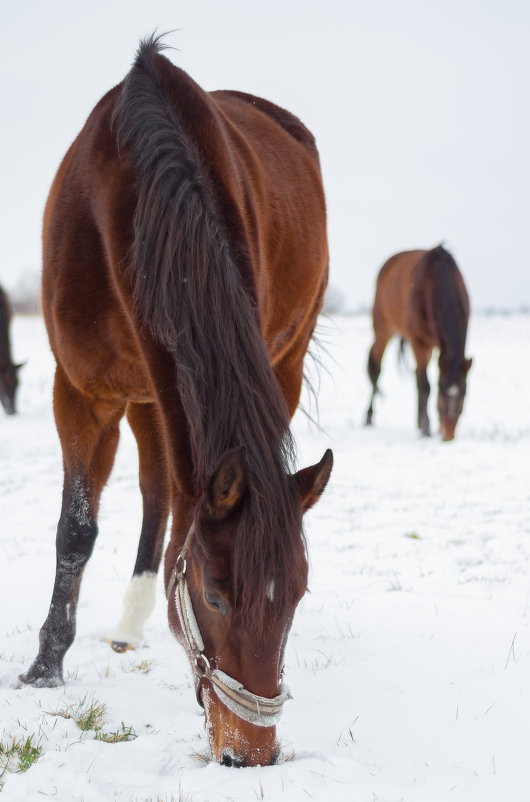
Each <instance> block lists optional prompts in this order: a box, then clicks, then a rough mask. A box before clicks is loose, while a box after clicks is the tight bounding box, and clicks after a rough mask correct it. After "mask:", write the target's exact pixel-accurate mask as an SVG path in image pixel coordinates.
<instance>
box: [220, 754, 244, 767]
mask: <svg viewBox="0 0 530 802" xmlns="http://www.w3.org/2000/svg"><path fill="white" fill-rule="evenodd" d="M219 762H220V764H221V766H230V767H231V768H233V769H240V768H242V767H243V766H244V765H245V761H244V760H243V758H242V757H239V756H238V755H235V754H234V753H233V752H232V751H228V750H227V751H226V752H223V754H222V755H221V760H220V761H219Z"/></svg>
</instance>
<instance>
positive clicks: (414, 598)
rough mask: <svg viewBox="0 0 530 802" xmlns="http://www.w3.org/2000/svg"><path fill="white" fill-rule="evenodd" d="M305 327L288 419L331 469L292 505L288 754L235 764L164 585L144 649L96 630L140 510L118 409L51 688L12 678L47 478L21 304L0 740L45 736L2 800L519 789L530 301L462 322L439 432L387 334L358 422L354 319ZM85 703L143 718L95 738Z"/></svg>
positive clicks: (44, 540) (119, 588) (517, 798)
mask: <svg viewBox="0 0 530 802" xmlns="http://www.w3.org/2000/svg"><path fill="white" fill-rule="evenodd" d="M321 337H322V339H323V340H324V344H325V346H326V348H327V353H324V352H323V353H322V358H323V362H324V366H325V370H324V371H323V372H322V374H321V387H320V395H319V406H320V425H321V427H322V430H321V431H319V430H318V429H316V428H315V427H314V426H311V425H310V424H309V423H308V421H307V418H305V417H303V416H302V415H298V416H297V417H296V418H295V422H294V430H295V434H296V438H297V442H298V446H299V455H300V463H301V464H302V465H305V464H308V463H310V462H311V461H312V460H316V459H317V458H320V456H321V455H322V452H323V451H324V449H325V448H326V447H328V446H331V447H332V448H333V449H334V452H335V468H334V472H333V475H332V479H331V482H330V485H329V487H328V489H327V491H326V493H325V495H324V497H323V498H322V500H321V501H320V503H319V504H318V505H317V507H316V508H315V509H314V510H312V511H311V512H310V513H309V514H308V516H307V521H306V529H307V535H308V541H309V553H310V562H311V573H310V591H311V592H310V593H308V594H307V596H306V597H305V598H304V600H303V601H302V603H301V605H300V607H299V610H298V613H297V616H296V619H295V622H294V625H293V629H292V633H291V637H290V640H289V645H288V649H287V656H286V673H287V681H288V683H289V685H290V687H291V689H292V691H293V694H294V699H293V701H292V702H290V703H289V704H288V705H286V709H285V714H284V718H283V720H282V722H281V724H280V726H279V734H280V737H281V740H282V743H283V745H284V759H283V762H281V763H280V764H279V765H277V766H274V767H271V768H251V769H240V770H235V769H230V768H224V767H221V766H219V765H217V764H213V763H208V762H206V761H205V760H204V759H201V755H202V756H204V755H205V754H207V743H206V739H205V734H204V729H203V718H202V715H201V711H200V709H199V708H198V706H197V704H196V702H195V695H194V692H193V690H192V687H191V681H190V672H189V669H188V665H187V662H186V659H185V657H184V654H183V652H182V651H181V649H180V648H179V646H178V645H177V644H176V643H175V642H174V641H173V640H172V638H171V636H170V634H169V631H168V628H167V624H166V620H165V604H164V594H163V592H162V587H161V584H160V585H159V593H158V601H157V606H156V610H155V613H154V615H153V617H152V619H151V621H150V622H149V624H148V627H147V636H148V645H146V646H145V647H144V648H142V649H140V650H138V651H137V652H129V653H127V654H125V655H118V654H115V653H114V652H112V650H111V649H110V647H109V646H108V645H107V644H106V643H105V642H104V640H103V638H104V636H105V634H106V633H107V632H108V630H109V628H110V627H111V626H112V625H114V624H115V623H116V621H117V619H118V618H119V615H120V612H121V598H122V595H123V592H124V590H125V587H126V584H127V581H128V579H129V576H130V573H131V571H132V567H133V563H134V556H135V550H136V545H137V534H138V531H139V524H140V516H141V504H140V495H139V492H138V490H137V472H136V450H135V444H134V440H133V438H132V436H131V434H130V432H129V430H128V428H127V426H126V425H125V424H123V425H122V441H121V445H120V450H119V453H118V458H117V462H116V465H115V469H114V472H113V475H112V478H111V481H110V483H109V486H108V488H107V490H106V491H105V494H104V497H103V503H102V510H101V516H100V536H99V539H98V543H97V546H96V549H95V553H94V556H93V558H92V561H91V563H90V565H89V567H88V569H87V571H86V574H85V579H84V583H83V586H82V591H81V598H80V604H79V616H78V634H77V639H76V641H75V643H74V645H73V646H72V648H71V649H70V651H69V652H68V653H67V656H66V661H65V671H66V676H67V681H66V685H65V686H64V687H63V688H59V689H34V688H28V687H22V688H21V687H19V684H18V682H17V677H18V674H19V673H20V672H21V671H22V670H24V669H26V668H27V667H28V665H29V663H30V661H31V660H32V659H33V657H34V655H35V653H36V649H37V637H38V631H39V627H40V625H41V624H42V622H43V620H44V617H45V615H46V613H47V609H48V604H49V599H50V594H51V588H52V583H53V577H54V538H55V525H56V521H57V517H58V514H59V505H60V497H61V481H62V476H61V455H60V450H59V444H58V439H57V436H56V432H55V427H54V422H53V416H52V411H51V387H52V377H53V360H52V358H51V355H50V353H49V350H48V346H47V340H46V336H45V332H44V327H43V324H42V321H41V320H39V319H31V318H30V319H17V320H15V322H14V327H13V339H14V345H15V356H16V358H17V360H22V359H27V360H28V364H27V365H26V367H25V368H24V369H23V374H22V387H21V391H20V395H19V410H20V411H19V415H18V416H17V417H15V418H7V417H6V416H0V741H2V742H3V743H4V744H6V743H8V742H10V740H11V739H12V738H13V737H24V739H25V738H27V737H28V736H29V735H34V738H33V742H34V743H38V744H40V746H41V748H42V753H41V756H40V758H39V759H38V760H37V761H36V762H35V763H34V764H33V765H32V766H31V767H30V768H29V770H28V771H26V772H25V773H17V774H15V773H5V774H4V776H3V777H2V779H1V780H0V783H1V782H4V783H5V784H4V789H3V791H2V792H1V795H0V798H1V799H2V800H4V799H5V800H6V802H7V800H9V802H18V801H19V800H20V801H21V802H22V800H23V801H24V802H28V801H29V802H33V800H42V799H46V798H51V799H54V800H57V802H59V800H79V801H81V800H83V802H96V801H97V800H110V799H118V800H124V801H125V800H127V801H129V800H142V801H143V800H150V801H151V800H152V802H155V801H156V800H164V802H170V800H175V801H177V800H179V801H180V802H184V801H186V802H202V800H207V802H216V801H217V800H219V802H221V801H223V800H234V802H235V801H237V802H251V800H254V799H257V800H261V799H264V800H279V801H280V802H282V801H283V800H285V802H302V800H303V802H307V800H321V802H343V801H344V802H352V801H353V802H383V800H384V801H385V802H401V800H406V802H437V801H438V800H444V802H445V801H446V800H455V801H456V800H458V802H475V801H476V802H500V801H502V802H505V801H507V802H523V801H524V802H528V800H530V768H529V766H530V761H529V756H530V751H529V742H528V727H529V722H530V690H529V688H530V620H529V615H530V576H529V570H528V569H529V560H530V467H529V453H530V372H529V371H528V347H529V343H530V316H526V317H525V316H511V317H500V316H499V317H496V316H492V317H480V316H477V317H475V318H473V319H472V323H471V328H470V334H469V344H468V354H469V355H472V356H473V357H474V364H473V368H472V370H471V373H470V375H469V389H468V397H467V400H466V406H465V410H464V415H463V418H462V420H461V422H460V426H459V429H458V430H457V439H456V441H454V442H453V443H450V444H442V443H441V442H440V440H439V439H438V437H433V438H432V439H430V440H423V439H420V438H419V436H418V435H417V433H416V430H415V428H414V423H415V408H416V398H415V386H414V384H415V383H414V377H413V375H412V374H409V373H408V372H407V370H406V369H405V370H404V371H403V370H402V371H401V373H400V371H399V370H398V367H397V356H396V347H395V345H393V344H391V345H390V347H389V349H388V353H387V355H386V357H385V361H384V363H383V372H382V377H381V388H382V390H383V392H384V396H383V397H379V398H378V399H377V402H378V403H377V406H376V409H375V416H374V419H375V424H376V425H375V426H374V427H373V428H371V429H365V428H363V426H362V420H363V415H364V411H365V407H366V406H367V403H368V399H369V386H368V381H367V378H366V373H365V362H366V358H367V352H368V348H369V345H370V340H371V332H370V321H369V319H368V317H365V316H360V317H354V318H333V319H331V320H328V321H324V322H323V324H322V330H321ZM409 361H410V360H409ZM435 367H436V366H435V365H433V366H432V372H431V383H432V385H433V387H434V388H435V387H436V369H435ZM434 397H435V392H433V397H432V399H431V406H430V409H431V413H432V414H431V418H432V423H433V424H434V426H433V428H436V423H437V422H436V418H435V411H434V410H435V401H434ZM83 702H84V705H85V707H86V706H87V705H88V704H90V703H93V704H95V705H98V704H103V705H105V713H104V718H105V724H104V730H105V731H108V732H111V731H117V730H120V729H121V728H122V723H123V725H124V726H125V727H126V728H127V727H132V729H133V730H134V732H135V733H136V734H137V736H138V737H137V738H136V739H135V740H132V741H129V742H122V743H116V744H110V743H104V742H101V741H98V740H95V739H94V731H88V732H85V733H83V732H81V730H80V729H79V728H78V726H77V725H76V724H75V722H74V720H73V719H72V718H69V719H67V718H63V717H61V716H57V715H54V713H57V712H58V711H64V710H66V709H70V710H71V711H75V710H76V709H77V708H79V706H80V705H81V704H82V703H83ZM0 757H1V756H0ZM14 765H15V764H14V763H12V766H14Z"/></svg>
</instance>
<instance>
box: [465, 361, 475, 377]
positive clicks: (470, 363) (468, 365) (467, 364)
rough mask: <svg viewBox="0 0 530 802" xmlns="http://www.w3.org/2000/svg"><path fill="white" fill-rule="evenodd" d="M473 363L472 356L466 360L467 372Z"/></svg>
mask: <svg viewBox="0 0 530 802" xmlns="http://www.w3.org/2000/svg"><path fill="white" fill-rule="evenodd" d="M472 364H473V357H471V359H466V360H465V368H466V374H467V373H469V368H470V367H471V365H472Z"/></svg>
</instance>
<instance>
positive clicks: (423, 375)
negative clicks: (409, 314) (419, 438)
mask: <svg viewBox="0 0 530 802" xmlns="http://www.w3.org/2000/svg"><path fill="white" fill-rule="evenodd" d="M411 344H412V349H413V351H414V356H415V357H416V365H417V368H416V384H417V387H418V427H419V429H420V431H421V433H422V435H423V436H424V437H430V436H431V425H430V423H429V415H428V413H427V403H428V401H429V394H430V392H431V385H430V384H429V380H428V378H427V365H428V364H429V360H430V358H431V354H432V348H425V347H424V346H421V345H419V344H418V343H417V342H412V343H411Z"/></svg>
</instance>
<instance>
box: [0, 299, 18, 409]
mask: <svg viewBox="0 0 530 802" xmlns="http://www.w3.org/2000/svg"><path fill="white" fill-rule="evenodd" d="M10 323H11V306H10V304H9V301H8V298H7V295H6V293H5V292H4V290H3V289H2V287H0V402H1V403H2V406H3V408H4V411H5V412H6V414H7V415H14V414H15V412H16V411H17V410H16V404H15V399H16V394H17V388H18V371H19V370H20V368H21V367H22V365H15V364H14V363H13V360H12V358H11V341H10V338H9V324H10Z"/></svg>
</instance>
